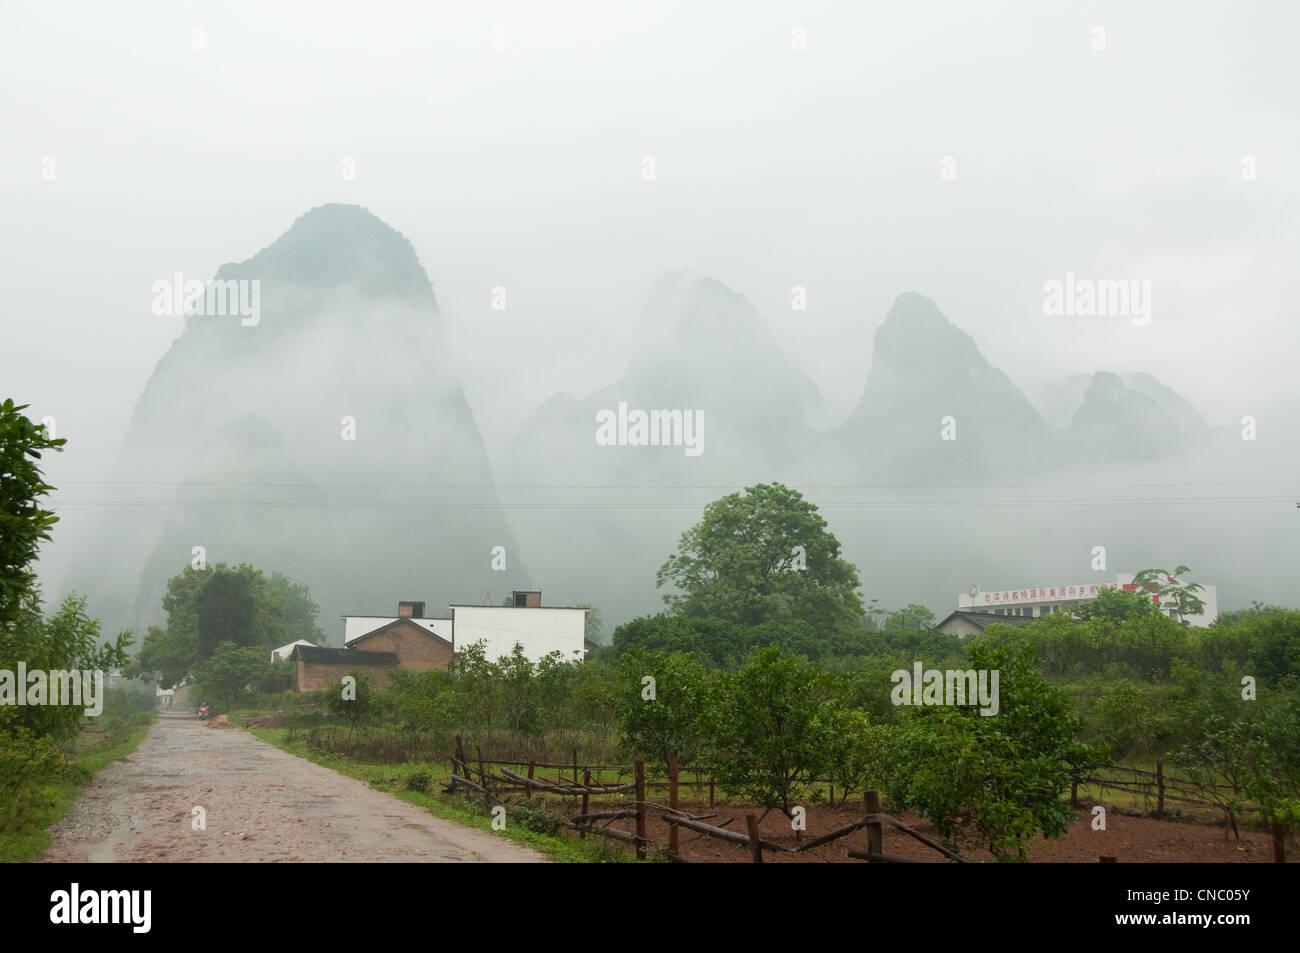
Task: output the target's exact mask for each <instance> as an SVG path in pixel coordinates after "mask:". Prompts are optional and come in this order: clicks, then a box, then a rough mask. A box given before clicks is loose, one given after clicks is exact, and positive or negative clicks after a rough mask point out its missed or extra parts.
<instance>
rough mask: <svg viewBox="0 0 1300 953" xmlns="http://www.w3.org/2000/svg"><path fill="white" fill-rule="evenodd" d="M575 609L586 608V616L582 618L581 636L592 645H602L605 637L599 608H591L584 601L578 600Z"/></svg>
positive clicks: (603, 621) (603, 622)
mask: <svg viewBox="0 0 1300 953" xmlns="http://www.w3.org/2000/svg"><path fill="white" fill-rule="evenodd" d="M574 608H575V609H586V610H588V611H587V618H586V619H585V620H584V623H583V629H582V637H583V638H584V639H585V640H586V641H588V642H591V643H592V644H594V645H603V644H604V641H603V640H604V638H605V619H604V617H603V616H602V615H601V614H600V610H599V609H595V608H592V607H591V606H589V605H588V604H587V603H585V602H579V603H578V604H577V605H576V606H574Z"/></svg>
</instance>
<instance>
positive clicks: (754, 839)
mask: <svg viewBox="0 0 1300 953" xmlns="http://www.w3.org/2000/svg"><path fill="white" fill-rule="evenodd" d="M745 827H746V828H747V829H748V830H749V849H750V851H752V852H753V855H754V863H756V864H761V863H762V862H763V845H762V844H761V843H759V840H758V818H757V817H756V816H755V815H753V814H746V815H745Z"/></svg>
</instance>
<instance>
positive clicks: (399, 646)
mask: <svg viewBox="0 0 1300 953" xmlns="http://www.w3.org/2000/svg"><path fill="white" fill-rule="evenodd" d="M346 651H348V652H385V653H389V652H391V653H392V654H393V655H396V656H397V659H398V667H399V668H405V669H409V670H411V671H413V672H423V671H425V670H426V669H430V668H446V667H447V666H448V665H450V664H451V655H452V649H451V642H450V641H448V640H447V639H444V638H443V637H442V636H440V635H438V634H437V633H436V632H430V631H429V630H428V629H426V628H424V627H423V626H421V625H419V624H418V623H417V622H415V621H414V620H412V619H406V618H401V619H394V620H393V621H392V622H390V623H388V624H387V625H383V626H380V627H379V628H377V629H375V630H374V631H373V632H367V633H366V634H365V635H361V636H358V637H357V638H355V639H353V640H352V641H351V642H349V643H348V647H347V649H346Z"/></svg>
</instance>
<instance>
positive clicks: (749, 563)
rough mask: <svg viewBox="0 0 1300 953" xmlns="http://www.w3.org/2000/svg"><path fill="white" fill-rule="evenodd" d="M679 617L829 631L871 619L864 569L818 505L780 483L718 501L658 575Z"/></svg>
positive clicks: (666, 597)
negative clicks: (796, 624)
mask: <svg viewBox="0 0 1300 953" xmlns="http://www.w3.org/2000/svg"><path fill="white" fill-rule="evenodd" d="M658 584H659V586H661V587H662V586H664V585H666V584H671V585H673V586H675V587H676V588H677V589H678V590H679V591H678V592H677V593H670V594H668V595H665V596H664V601H665V603H666V604H667V605H668V606H669V607H670V608H671V609H672V610H673V611H675V612H678V613H681V614H683V615H689V616H705V617H707V616H712V617H714V618H718V619H727V620H730V621H732V622H738V623H740V624H742V625H759V624H760V623H763V622H792V621H796V620H802V621H805V622H808V623H810V624H812V625H813V626H814V627H815V628H816V629H817V630H818V631H820V632H823V633H829V632H832V631H835V630H838V629H842V628H845V627H848V626H852V625H857V624H859V623H860V622H861V620H862V617H863V609H862V596H861V594H860V593H859V592H858V591H857V590H858V587H859V585H860V582H859V579H858V571H857V569H856V568H855V567H854V566H853V565H852V564H851V563H849V562H847V561H846V560H844V559H843V558H841V556H840V544H839V540H837V539H836V538H835V536H834V535H833V534H832V533H831V532H830V531H829V530H828V529H827V524H826V521H825V520H824V519H822V517H821V515H820V514H819V513H818V512H817V507H815V506H814V505H813V504H812V503H810V502H808V501H807V500H805V499H804V498H803V495H802V494H800V493H799V492H798V491H796V490H792V489H790V488H789V487H786V486H783V485H782V484H780V483H770V484H760V485H758V486H751V487H749V488H747V489H746V490H745V492H744V493H743V494H741V493H733V494H731V495H729V496H725V497H723V498H722V499H719V500H715V501H714V502H713V503H710V504H709V506H708V507H707V508H706V509H705V511H704V516H703V518H702V519H701V520H700V522H699V523H697V524H696V525H695V526H693V527H691V528H690V529H688V530H687V531H686V532H685V533H683V534H682V537H681V542H680V545H679V547H678V551H677V553H676V554H674V555H673V556H671V557H669V559H668V561H667V562H666V563H664V564H663V566H662V567H661V568H660V569H659V573H658Z"/></svg>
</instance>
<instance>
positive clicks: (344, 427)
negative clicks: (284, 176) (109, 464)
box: [69, 205, 529, 639]
mask: <svg viewBox="0 0 1300 953" xmlns="http://www.w3.org/2000/svg"><path fill="white" fill-rule="evenodd" d="M217 277H218V279H220V280H228V279H234V280H249V281H252V280H256V281H258V282H260V288H261V310H262V316H261V320H260V322H259V323H258V324H257V325H256V326H251V327H249V326H242V325H241V322H240V321H239V320H238V319H236V318H231V317H223V316H191V317H188V318H186V323H185V328H184V331H183V332H182V334H181V336H180V337H179V338H178V339H177V340H176V341H175V342H174V343H173V345H172V347H171V348H170V350H169V351H168V352H167V353H166V354H165V355H164V356H163V358H162V359H161V360H160V361H159V362H158V365H157V367H156V368H155V369H154V372H153V374H152V375H151V376H150V379H149V381H148V383H147V384H146V386H145V388H144V390H143V392H142V394H141V396H140V399H139V401H138V403H137V405H136V408H135V412H134V413H133V415H132V418H131V422H130V427H129V430H128V434H127V437H126V440H125V441H124V446H123V450H122V453H121V455H120V462H119V465H118V467H117V472H116V473H115V474H114V479H116V480H120V481H126V482H149V483H153V484H163V487H162V491H161V492H164V493H171V494H174V504H175V505H171V506H158V505H150V506H146V507H139V508H135V507H132V508H129V512H128V511H126V510H122V509H117V508H113V509H110V510H109V511H108V513H107V515H106V516H105V517H104V518H103V520H102V521H101V525H100V527H99V533H98V537H99V539H100V543H99V545H98V546H97V547H96V549H98V550H99V551H100V552H114V553H115V554H116V555H117V557H118V558H115V559H114V560H113V561H112V562H111V564H108V565H104V564H102V563H97V562H96V563H94V564H91V565H87V564H83V565H81V566H77V567H74V569H73V571H72V573H71V574H70V575H71V578H70V582H69V584H70V585H73V586H76V587H77V588H79V589H81V590H82V591H86V592H89V593H91V594H92V595H93V596H94V597H95V598H96V600H97V604H100V605H104V606H106V607H107V608H106V609H105V613H106V615H108V616H109V617H110V618H114V619H116V618H123V619H126V620H129V621H128V622H127V624H132V625H134V626H136V627H137V628H141V627H143V626H145V625H148V624H159V623H160V622H161V621H162V619H161V610H160V608H159V602H160V599H161V595H162V591H163V586H164V585H165V583H166V580H167V579H168V578H169V577H170V576H172V575H174V574H176V573H178V572H180V571H181V570H182V569H183V568H184V566H185V565H186V564H188V563H189V562H190V561H191V559H192V552H193V550H194V548H195V547H202V549H203V552H204V554H205V557H206V560H207V561H208V562H209V563H215V562H219V561H220V562H227V563H239V562H250V563H253V564H255V565H257V566H258V567H259V568H263V569H265V570H267V571H268V572H269V571H273V570H274V571H280V572H283V573H285V574H286V575H289V576H290V577H292V578H294V579H295V580H297V581H299V582H303V583H307V584H308V585H309V586H310V587H311V591H312V594H313V596H314V597H315V598H316V600H317V602H318V603H319V604H320V606H321V616H320V624H321V625H322V628H323V629H324V631H325V632H326V635H327V636H329V637H330V638H331V639H333V638H335V637H336V636H337V635H338V632H336V631H335V630H336V629H338V622H337V620H338V617H339V616H340V615H342V614H344V613H353V614H358V613H360V614H364V613H375V612H378V613H381V614H382V613H387V612H389V611H391V610H392V607H393V606H395V604H396V602H397V601H398V600H399V599H423V600H426V601H428V603H429V604H430V605H431V606H435V607H436V606H437V605H439V604H440V603H441V604H444V605H445V604H447V603H450V602H455V601H466V600H471V599H477V598H479V597H481V596H482V594H483V593H484V592H485V591H486V590H489V589H495V590H497V591H502V590H508V589H509V588H511V586H512V585H514V586H518V585H525V584H527V583H528V582H529V579H528V576H527V573H526V572H525V571H524V563H523V557H522V554H521V553H520V552H519V551H518V547H517V546H516V544H515V540H514V536H513V533H512V531H511V529H510V527H509V524H508V522H507V521H506V519H505V516H504V513H503V512H502V510H501V508H500V505H499V503H498V501H497V499H496V497H495V494H494V493H493V492H492V490H491V487H492V485H493V484H494V482H495V480H494V476H493V473H492V471H491V468H490V466H489V464H488V459H487V454H486V452H485V450H484V445H483V440H482V436H481V434H480V433H479V432H478V428H477V425H476V424H475V421H474V417H473V414H472V412H471V410H470V408H469V405H468V403H467V401H466V399H465V395H464V392H463V390H462V388H461V385H460V382H459V380H458V378H457V376H456V374H455V367H454V362H452V361H451V360H449V359H448V356H447V348H446V343H445V339H444V337H443V333H442V322H441V317H440V315H439V312H438V306H437V302H436V299H435V297H434V293H433V288H432V285H431V283H430V282H429V279H428V276H427V274H426V273H425V271H424V269H423V267H422V266H421V265H420V262H419V259H418V257H417V256H416V254H415V250H414V248H413V247H412V246H411V244H410V242H409V241H407V240H406V238H405V237H403V236H402V235H401V234H400V233H399V232H397V231H395V230H394V229H392V228H390V227H389V226H387V225H385V224H384V223H383V222H382V221H380V220H379V219H378V218H377V217H375V216H374V215H372V214H371V213H370V212H368V211H366V210H365V209H362V208H359V207H357V206H345V205H326V206H322V207H320V208H316V209H313V210H311V211H310V212H307V213H306V214H305V215H303V216H301V217H300V218H299V219H298V220H297V221H295V222H294V223H293V225H292V226H291V227H290V228H289V230H288V231H287V232H285V233H284V234H283V235H282V236H280V237H279V238H278V239H277V240H276V241H275V242H273V243H272V244H270V245H268V246H267V247H266V248H264V249H263V250H262V251H260V252H258V253H257V254H256V255H254V256H253V257H252V258H249V259H247V260H245V261H242V262H239V263H236V264H228V265H224V266H222V268H221V269H219V270H218V273H217ZM448 483H468V484H471V485H474V486H477V487H480V488H481V489H477V490H474V491H472V499H471V500H470V501H469V502H470V503H471V504H472V508H463V507H461V506H458V505H455V504H457V503H459V502H461V501H462V500H463V497H457V498H456V499H455V500H453V499H452V498H451V492H452V491H449V490H446V489H441V488H439V486H438V485H441V484H448ZM394 484H399V485H400V484H421V485H423V484H433V485H434V486H432V487H431V488H411V487H407V488H402V487H400V486H394ZM496 546H502V547H504V548H505V550H506V553H507V571H506V572H493V571H492V570H491V568H490V558H491V552H492V550H493V547H496ZM139 567H144V569H143V573H141V572H140V568H139ZM339 631H341V629H339Z"/></svg>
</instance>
